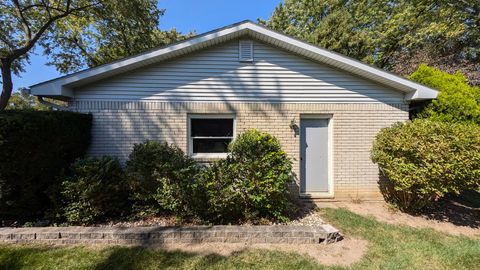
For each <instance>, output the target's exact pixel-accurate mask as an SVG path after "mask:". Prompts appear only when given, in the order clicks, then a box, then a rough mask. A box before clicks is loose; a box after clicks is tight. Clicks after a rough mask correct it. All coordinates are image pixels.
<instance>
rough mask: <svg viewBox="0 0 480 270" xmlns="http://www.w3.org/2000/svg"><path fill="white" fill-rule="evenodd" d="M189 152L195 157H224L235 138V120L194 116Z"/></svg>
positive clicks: (230, 117) (191, 120) (192, 117)
mask: <svg viewBox="0 0 480 270" xmlns="http://www.w3.org/2000/svg"><path fill="white" fill-rule="evenodd" d="M189 121H190V135H189V151H190V154H191V155H193V156H202V155H206V156H222V155H224V154H225V153H227V149H228V144H229V143H230V142H231V141H232V140H233V136H234V118H233V116H225V115H192V116H190V118H189Z"/></svg>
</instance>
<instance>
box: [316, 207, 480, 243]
mask: <svg viewBox="0 0 480 270" xmlns="http://www.w3.org/2000/svg"><path fill="white" fill-rule="evenodd" d="M323 204H325V205H323ZM318 205H319V207H341V208H346V209H348V210H350V211H352V212H354V213H356V214H359V215H364V216H372V217H374V218H376V219H377V220H378V221H381V222H385V223H389V224H399V225H408V226H411V227H415V228H432V229H434V230H437V231H440V232H445V233H449V234H452V235H465V236H470V237H477V238H480V227H479V225H480V209H476V208H471V207H467V206H462V205H459V204H458V203H456V202H453V201H445V202H442V203H440V204H437V205H436V206H435V207H434V208H432V209H427V211H425V212H424V213H422V214H420V215H416V216H414V215H410V214H406V213H403V212H400V211H398V210H396V209H393V208H392V207H390V206H389V205H388V204H387V203H385V202H361V203H353V202H328V203H322V202H319V203H318Z"/></svg>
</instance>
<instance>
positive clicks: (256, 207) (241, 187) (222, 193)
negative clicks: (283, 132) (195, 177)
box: [199, 130, 292, 223]
mask: <svg viewBox="0 0 480 270" xmlns="http://www.w3.org/2000/svg"><path fill="white" fill-rule="evenodd" d="M229 151H230V152H229V154H228V157H227V158H226V159H225V160H220V161H217V162H215V163H213V164H212V165H211V166H210V167H208V168H206V169H205V170H204V171H203V172H202V173H201V174H200V179H199V182H201V184H202V186H203V188H204V189H205V192H206V195H207V200H208V207H207V209H208V211H207V212H205V213H201V215H203V217H204V219H208V220H211V221H214V222H220V223H228V222H234V223H236V222H244V221H250V222H258V221H259V220H260V219H264V218H266V219H270V220H280V221H286V220H287V219H288V218H287V212H288V211H289V210H290V207H291V206H292V204H291V202H290V194H289V188H288V183H289V182H290V181H291V170H292V163H291V160H290V158H288V156H287V154H286V153H285V152H284V151H283V150H282V148H281V146H280V142H279V141H278V140H277V139H276V138H275V137H273V136H271V135H270V134H268V133H263V132H260V131H258V130H249V131H247V132H245V133H243V134H241V135H239V136H238V137H237V139H236V140H235V141H233V142H232V143H231V144H230V145H229Z"/></svg>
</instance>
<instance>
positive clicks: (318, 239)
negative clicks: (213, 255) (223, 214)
mask: <svg viewBox="0 0 480 270" xmlns="http://www.w3.org/2000/svg"><path fill="white" fill-rule="evenodd" d="M341 239H342V236H341V234H340V232H339V231H338V230H337V229H335V228H334V227H332V226H330V225H328V224H326V225H320V226H290V225H272V226H188V227H187V226H185V227H132V228H117V227H32V228H0V242H4V243H45V244H55V245H69V244H86V245H88V244H113V245H161V244H175V243H182V244H189V243H192V244H194V243H264V244H265V243H266V244H330V243H334V242H337V241H339V240H341Z"/></svg>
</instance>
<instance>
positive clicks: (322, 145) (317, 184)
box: [300, 119, 330, 194]
mask: <svg viewBox="0 0 480 270" xmlns="http://www.w3.org/2000/svg"><path fill="white" fill-rule="evenodd" d="M328 124H329V119H302V120H301V122H300V126H301V130H300V135H301V137H300V146H301V151H300V165H301V168H300V174H301V175H300V179H301V181H300V182H301V184H300V191H301V193H304V194H310V193H329V192H330V189H329V188H330V187H329V181H328V180H329V179H328V176H329V174H328Z"/></svg>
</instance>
